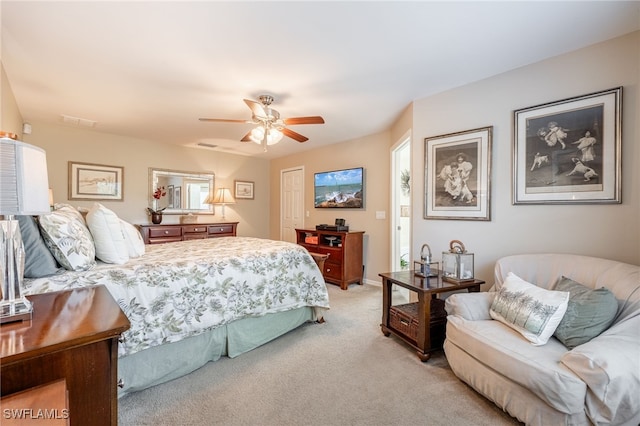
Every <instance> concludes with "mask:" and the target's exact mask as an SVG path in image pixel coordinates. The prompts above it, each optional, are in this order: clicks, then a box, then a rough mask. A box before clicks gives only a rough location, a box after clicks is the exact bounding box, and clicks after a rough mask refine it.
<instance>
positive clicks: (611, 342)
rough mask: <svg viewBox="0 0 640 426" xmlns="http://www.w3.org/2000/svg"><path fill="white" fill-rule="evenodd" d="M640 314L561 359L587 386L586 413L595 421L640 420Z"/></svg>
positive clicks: (625, 421) (622, 421)
mask: <svg viewBox="0 0 640 426" xmlns="http://www.w3.org/2000/svg"><path fill="white" fill-rule="evenodd" d="M638 330H640V316H635V317H632V318H629V319H626V320H624V321H622V322H620V323H617V324H615V325H614V326H612V327H610V328H609V329H608V330H607V331H605V332H604V333H602V334H601V335H599V336H597V337H596V338H594V339H592V340H590V341H589V342H587V343H584V344H582V345H580V346H577V347H575V348H574V349H573V350H571V351H569V352H567V353H566V354H564V355H563V356H562V359H561V362H562V363H563V364H564V365H565V366H566V367H568V368H569V369H571V370H572V371H573V372H574V373H575V374H577V375H578V376H579V377H580V378H581V379H582V380H583V381H584V382H585V383H586V384H587V386H588V388H589V392H587V401H586V402H587V415H588V416H589V418H590V419H591V421H592V422H594V423H595V424H627V423H629V424H638V422H639V421H640V400H639V399H638V390H639V389H640V356H638V354H640V340H638Z"/></svg>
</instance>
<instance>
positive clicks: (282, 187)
mask: <svg viewBox="0 0 640 426" xmlns="http://www.w3.org/2000/svg"><path fill="white" fill-rule="evenodd" d="M295 170H300V171H301V172H302V196H301V197H300V199H301V200H302V224H301V225H300V227H301V228H304V226H305V219H306V215H305V210H304V196H305V192H304V186H305V185H304V179H305V176H306V175H305V170H304V166H294V167H288V168H286V169H281V170H280V222H279V223H278V227H279V228H280V232H279V234H280V241H284V239H283V235H282V231H283V226H282V222H283V221H284V206H283V204H284V196H283V195H284V174H285V173H288V172H292V171H295Z"/></svg>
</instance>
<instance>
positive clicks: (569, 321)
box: [553, 276, 618, 349]
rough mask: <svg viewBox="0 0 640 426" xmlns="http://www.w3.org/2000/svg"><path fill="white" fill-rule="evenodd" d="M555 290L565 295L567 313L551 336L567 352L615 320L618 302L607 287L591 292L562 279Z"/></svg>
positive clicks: (575, 283)
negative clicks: (566, 295) (566, 294)
mask: <svg viewBox="0 0 640 426" xmlns="http://www.w3.org/2000/svg"><path fill="white" fill-rule="evenodd" d="M555 290H559V291H568V292H569V305H568V306H567V312H565V314H564V317H562V321H560V324H558V328H556V331H555V333H554V334H553V335H554V336H555V337H556V339H558V340H559V341H561V342H562V343H563V344H564V345H565V346H566V347H567V348H569V349H573V348H575V347H576V346H579V345H581V344H583V343H586V342H588V341H589V340H591V339H593V338H594V337H596V336H598V335H599V334H600V333H602V332H603V331H605V330H606V329H607V328H609V326H610V325H611V323H612V322H613V320H614V319H615V316H616V312H617V311H618V301H617V300H616V297H615V296H614V295H613V293H611V291H610V290H609V289H607V288H604V287H602V288H596V289H591V288H589V287H586V286H584V285H582V284H580V283H577V282H575V281H573V280H572V279H570V278H567V277H564V276H563V277H562V278H560V280H559V281H558V283H557V284H556V287H555Z"/></svg>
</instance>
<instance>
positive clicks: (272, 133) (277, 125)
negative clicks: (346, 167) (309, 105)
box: [199, 95, 324, 151]
mask: <svg viewBox="0 0 640 426" xmlns="http://www.w3.org/2000/svg"><path fill="white" fill-rule="evenodd" d="M258 99H259V100H260V102H256V101H252V100H250V99H245V100H244V103H246V104H247V106H248V107H249V108H250V109H251V120H234V119H226V118H200V119H199V120H200V121H212V122H218V123H248V124H257V125H258V126H257V127H256V128H254V129H253V130H251V131H250V132H249V133H247V134H246V135H244V137H243V138H242V139H241V141H242V142H255V143H258V144H261V145H263V146H264V149H265V151H266V150H267V145H273V144H276V143H278V142H279V141H280V140H281V139H282V136H283V135H284V136H288V137H290V138H291V139H294V140H296V141H298V142H306V141H308V140H309V138H308V137H306V136H303V135H301V134H300V133H297V132H294V131H293V130H291V129H289V128H287V126H293V125H298V124H324V119H323V118H322V117H320V116H318V115H316V116H310V117H292V118H280V113H279V112H278V111H276V110H275V109H273V108H271V107H270V105H271V103H272V102H273V96H271V95H261V96H259V97H258Z"/></svg>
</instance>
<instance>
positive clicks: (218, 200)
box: [210, 188, 236, 205]
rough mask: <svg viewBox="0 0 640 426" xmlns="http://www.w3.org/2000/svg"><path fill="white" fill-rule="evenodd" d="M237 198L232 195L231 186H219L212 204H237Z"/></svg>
mask: <svg viewBox="0 0 640 426" xmlns="http://www.w3.org/2000/svg"><path fill="white" fill-rule="evenodd" d="M235 202H236V200H235V199H234V198H233V195H231V191H230V190H229V188H218V189H217V190H216V194H215V195H214V197H213V202H212V203H210V204H223V205H224V204H235Z"/></svg>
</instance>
